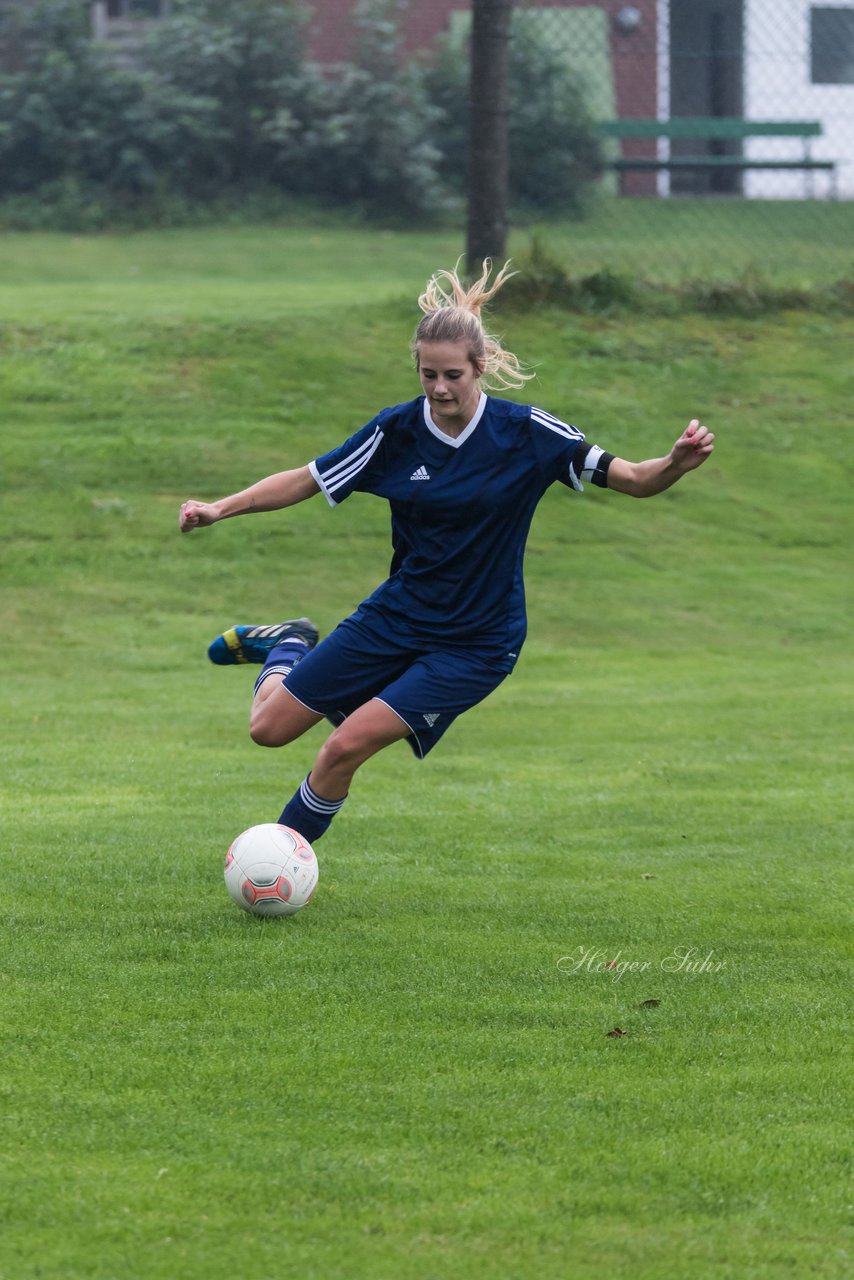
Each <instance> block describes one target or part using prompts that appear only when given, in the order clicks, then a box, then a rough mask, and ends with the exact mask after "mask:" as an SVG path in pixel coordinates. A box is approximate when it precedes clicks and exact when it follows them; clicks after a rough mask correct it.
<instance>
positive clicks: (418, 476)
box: [409, 467, 430, 480]
mask: <svg viewBox="0 0 854 1280" xmlns="http://www.w3.org/2000/svg"><path fill="white" fill-rule="evenodd" d="M409 479H410V480H429V479H430V472H429V471H428V470H427V468H426V467H419V468H418V470H417V471H413V473H412V475H411V476H410V477H409Z"/></svg>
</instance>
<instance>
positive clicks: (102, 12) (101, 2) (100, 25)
mask: <svg viewBox="0 0 854 1280" xmlns="http://www.w3.org/2000/svg"><path fill="white" fill-rule="evenodd" d="M89 13H90V22H91V28H92V39H93V40H106V38H107V5H106V0H95V3H94V4H91V5H90V6H89Z"/></svg>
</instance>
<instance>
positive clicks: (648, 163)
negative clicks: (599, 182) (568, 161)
mask: <svg viewBox="0 0 854 1280" xmlns="http://www.w3.org/2000/svg"><path fill="white" fill-rule="evenodd" d="M609 164H610V167H611V168H612V169H624V170H625V169H717V168H725V169H824V170H827V171H829V170H831V169H835V168H836V161H835V160H751V159H749V158H748V157H747V156H672V157H671V158H670V159H669V160H656V159H653V158H652V157H651V156H636V157H632V158H630V159H627V160H611V161H610V162H609Z"/></svg>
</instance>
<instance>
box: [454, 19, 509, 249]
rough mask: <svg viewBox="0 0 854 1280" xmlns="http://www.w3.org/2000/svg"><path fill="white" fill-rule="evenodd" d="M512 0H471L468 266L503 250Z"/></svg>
mask: <svg viewBox="0 0 854 1280" xmlns="http://www.w3.org/2000/svg"><path fill="white" fill-rule="evenodd" d="M512 12H513V0H472V33H471V80H470V86H471V116H470V121H471V122H470V126H469V130H470V131H469V166H468V235H467V241H466V256H467V259H468V269H469V271H475V270H477V271H479V270H480V264H481V262H482V261H483V259H484V258H501V257H503V256H504V250H505V244H506V241H507V165H508V147H507V56H508V43H509V39H510V18H511V15H512Z"/></svg>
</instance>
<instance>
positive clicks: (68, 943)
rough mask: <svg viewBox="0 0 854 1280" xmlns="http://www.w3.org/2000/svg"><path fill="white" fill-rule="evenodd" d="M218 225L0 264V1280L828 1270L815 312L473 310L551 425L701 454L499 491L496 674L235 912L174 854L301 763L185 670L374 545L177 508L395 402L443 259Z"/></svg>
mask: <svg viewBox="0 0 854 1280" xmlns="http://www.w3.org/2000/svg"><path fill="white" fill-rule="evenodd" d="M230 234H231V233H229V237H230ZM238 240H239V243H238V244H232V245H231V253H232V254H233V255H235V256H234V257H233V258H232V259H231V260H230V262H229V258H228V254H229V239H228V238H225V237H224V236H223V235H221V234H218V233H213V232H212V233H205V234H203V235H200V236H198V237H197V238H196V240H195V242H194V248H193V251H192V253H190V252H189V250H188V249H186V243H187V242H186V241H183V244H184V246H185V249H186V253H185V252H184V251H182V252H177V246H178V245H179V244H180V243H182V242H181V237H178V236H175V235H164V236H163V237H155V236H146V237H127V238H124V239H116V240H109V239H108V240H104V241H98V242H84V241H72V240H69V241H67V242H60V241H58V240H56V241H50V243H49V248H50V252H51V254H52V255H53V257H52V264H53V265H48V266H46V267H45V269H44V271H43V272H42V273H39V271H38V270H36V269H35V268H34V267H33V264H32V262H30V261H28V260H27V255H28V254H29V253H31V252H32V251H33V250H35V249H38V248H39V246H41V247H42V248H43V247H44V246H45V245H46V244H47V243H48V242H47V241H46V240H45V239H43V238H34V239H33V240H32V241H28V240H27V239H26V238H25V237H23V238H16V239H14V240H13V241H12V242H7V243H6V245H5V246H4V248H3V251H2V255H0V257H2V261H3V263H4V264H5V266H4V274H5V276H6V281H7V288H6V289H5V291H4V293H3V295H2V298H0V344H2V346H0V353H2V373H0V378H2V394H3V401H4V406H5V419H6V421H5V425H4V432H3V446H2V449H3V466H2V483H3V507H2V525H3V530H2V531H3V537H4V546H5V553H4V557H3V566H2V573H3V594H2V621H3V631H4V634H5V636H6V638H7V644H6V646H5V653H4V675H5V679H4V682H3V724H4V729H5V732H4V734H3V738H2V743H0V760H2V800H3V829H4V841H3V852H2V857H3V862H4V875H3V878H2V882H0V883H2V912H3V934H4V946H3V960H2V977H3V981H2V988H0V990H2V995H0V1002H2V1019H0V1035H2V1041H3V1062H4V1070H3V1072H2V1080H0V1091H2V1106H0V1130H2V1143H0V1149H2V1153H3V1155H2V1166H0V1168H2V1174H0V1178H2V1185H3V1195H2V1197H0V1206H1V1207H0V1227H1V1228H2V1229H0V1276H2V1277H3V1280H7V1278H8V1280H29V1278H30V1277H33V1278H35V1277H63V1280H65V1278H67V1277H73V1278H74V1280H77V1278H78V1277H80V1278H83V1277H97V1278H99V1280H112V1277H118V1276H130V1277H139V1278H140V1280H156V1278H160V1277H163V1278H164V1280H165V1278H166V1277H170V1278H171V1277H175V1276H181V1277H182V1280H185V1278H190V1280H194V1278H195V1277H199V1278H201V1277H205V1278H206V1280H210V1278H211V1277H216V1278H219V1277H223V1278H225V1277H228V1276H232V1275H239V1276H241V1277H248V1278H250V1280H254V1278H256V1277H257V1278H258V1280H261V1278H262V1277H270V1276H277V1277H291V1276H294V1277H296V1276H300V1277H306V1276H308V1277H317V1278H318V1280H337V1278H338V1277H340V1278H341V1280H345V1278H346V1280H354V1278H361V1277H365V1278H366V1280H376V1278H377V1277H383V1278H384V1277H389V1278H390V1280H391V1278H392V1277H393V1278H395V1280H398V1278H400V1280H408V1278H409V1277H411V1278H412V1280H426V1278H431V1280H432V1277H442V1278H443V1280H445V1278H448V1280H457V1278H459V1280H463V1278H466V1280H468V1278H470V1277H472V1276H477V1277H480V1276H483V1277H493V1276H494V1277H499V1276H500V1277H506V1276H512V1277H520V1278H525V1280H527V1277H533V1276H536V1277H537V1278H538V1280H548V1278H551V1277H555V1280H557V1278H558V1277H561V1278H562V1277H566V1276H573V1277H580V1278H581V1280H584V1278H585V1277H599V1276H602V1275H609V1276H613V1277H617V1278H619V1280H622V1278H625V1280H646V1278H649V1280H653V1278H654V1280H671V1278H672V1280H683V1278H684V1277H685V1276H686V1275H688V1274H690V1275H692V1276H695V1277H701V1278H703V1277H710V1278H711V1277H714V1278H715V1280H717V1278H718V1277H733V1278H735V1277H738V1278H739V1280H741V1278H742V1277H757V1278H760V1280H765V1278H768V1280H770V1278H772V1277H773V1278H774V1280H777V1278H778V1277H784V1276H792V1277H798V1278H800V1277H807V1276H816V1277H837V1276H838V1277H842V1276H844V1275H847V1274H850V1254H849V1252H848V1251H849V1250H850V1234H849V1233H848V1231H847V1229H846V1214H848V1213H849V1210H850V1192H849V1183H848V1181H847V1173H846V1156H847V1143H846V1141H845V1138H844V1126H843V1125H842V1124H841V1117H842V1116H843V1115H844V1114H845V1113H846V1111H850V1095H848V1093H847V1089H848V1081H847V1079H846V1076H845V1074H844V1071H843V1064H844V1055H843V1042H842V1038H841V1037H842V1032H843V1027H844V1022H845V1015H846V1008H847V1001H848V997H849V974H850V968H849V965H850V949H849V946H848V942H849V938H850V933H849V926H850V917H849V915H848V907H847V904H848V903H850V900H851V875H850V868H849V849H850V841H851V831H850V824H849V823H848V822H847V819H848V817H849V816H850V814H849V812H848V809H847V801H848V794H849V791H850V764H851V762H850V753H849V752H848V751H847V750H846V745H845V744H846V739H845V736H844V729H843V722H844V718H845V716H846V711H847V707H846V703H847V700H848V698H849V694H850V669H849V645H850V642H849V613H848V603H849V602H848V600H847V598H846V587H845V585H844V584H845V582H846V578H845V568H846V559H847V551H848V546H849V545H850V529H849V527H848V522H849V516H848V492H847V487H846V482H845V479H844V467H845V464H846V462H848V461H850V453H851V445H850V431H849V425H848V416H849V404H850V386H847V385H846V382H845V378H844V370H845V368H846V361H847V360H848V357H849V353H850V344H851V336H852V334H851V329H852V326H851V325H850V324H848V325H847V326H846V325H844V324H840V323H832V322H830V321H828V320H825V319H823V318H820V317H811V316H807V317H804V316H799V317H794V316H785V315H784V316H780V317H777V318H774V319H773V320H770V321H764V322H762V323H759V322H748V321H727V322H725V323H724V322H720V321H717V322H716V321H713V320H709V319H700V318H692V317H684V316H683V317H680V318H678V319H658V320H655V321H650V320H648V319H644V318H643V317H635V318H624V319H622V320H596V321H594V320H590V319H581V318H578V317H575V316H571V315H566V314H560V313H556V312H549V313H540V314H538V315H536V316H531V317H528V318H524V319H523V318H520V317H518V316H514V317H513V319H512V321H511V320H507V322H506V325H505V332H506V337H507V339H508V342H509V345H510V346H511V347H512V348H513V349H515V350H516V351H518V353H519V354H520V355H521V356H522V357H524V358H526V359H528V360H530V361H532V362H533V361H536V362H537V364H538V368H539V375H540V376H539V383H538V384H535V386H534V390H533V393H532V398H533V399H535V400H536V401H538V402H539V403H541V404H543V405H544V406H546V407H547V408H549V409H551V410H552V411H554V412H556V413H559V414H562V415H564V416H566V417H567V418H570V419H571V420H573V421H575V422H577V423H578V424H579V425H580V426H582V427H583V428H584V429H585V430H586V431H588V433H589V435H590V436H591V438H592V439H594V440H598V441H600V442H601V443H602V444H603V445H604V446H606V447H608V448H611V449H612V450H614V451H616V452H619V453H622V454H624V455H627V456H629V457H642V456H648V455H650V454H656V453H659V452H661V451H663V450H664V449H665V448H666V447H667V446H668V444H669V443H670V441H671V439H672V438H673V436H674V433H675V432H676V431H677V430H678V429H680V428H681V426H682V425H683V424H684V422H685V421H686V420H687V419H688V418H689V417H690V416H692V415H693V414H699V415H701V416H703V417H704V419H705V420H707V421H708V422H709V423H710V424H712V425H713V426H714V428H715V429H716V430H717V432H718V438H719V449H718V451H717V452H716V454H715V455H714V457H713V459H712V460H711V461H710V462H709V464H708V465H707V466H706V467H705V468H704V469H703V470H702V471H701V472H700V473H698V474H697V475H696V476H693V477H690V478H689V479H687V480H686V481H685V482H684V483H683V484H682V485H680V486H679V487H677V488H676V489H675V490H673V491H671V492H670V493H668V494H666V495H663V496H662V497H661V498H659V499H656V500H654V501H651V502H644V503H638V502H632V501H630V500H629V499H626V498H621V497H619V496H618V495H614V494H607V493H606V494H603V493H600V492H599V491H592V492H591V491H588V493H587V494H585V495H584V496H583V497H581V498H579V497H578V496H577V495H573V494H570V493H569V492H568V491H561V492H558V491H557V490H555V491H554V492H550V493H549V494H548V495H547V496H546V498H545V500H544V502H543V503H542V506H541V508H540V511H539V513H538V516H537V520H536V522H535V527H534V530H533V533H532V537H531V541H530V546H529V553H528V560H527V580H528V588H529V612H530V620H531V637H530V639H529V642H528V645H527V647H526V650H525V653H524V655H523V658H522V660H521V662H520V665H519V668H518V669H517V672H516V673H515V674H514V676H513V678H512V679H511V680H510V681H508V682H507V683H506V684H505V685H504V686H502V688H501V689H500V690H499V691H498V693H497V694H496V695H495V696H494V697H493V698H492V699H490V700H489V701H488V702H487V703H486V704H484V705H483V706H482V707H480V708H478V709H477V710H476V711H474V712H472V713H471V714H470V715H469V716H467V717H466V718H464V719H463V720H462V721H461V722H460V723H459V724H458V725H456V726H455V727H454V729H453V730H452V731H451V732H450V733H449V734H448V736H447V738H446V739H445V740H444V742H443V745H442V748H441V750H439V751H437V753H436V754H435V756H434V757H432V758H431V759H430V760H429V761H428V762H426V763H425V764H424V765H417V764H416V763H415V762H414V761H413V760H411V759H410V758H409V755H408V752H407V751H406V749H405V748H404V747H401V748H400V749H399V750H395V751H389V752H387V753H385V754H384V755H382V756H380V757H379V758H378V759H377V760H376V761H374V762H372V763H371V765H370V766H368V767H367V768H366V769H365V770H364V771H363V773H362V774H361V775H360V776H359V778H358V780H357V784H356V787H355V788H354V794H353V797H352V799H351V801H350V802H349V804H348V806H347V808H346V809H345V811H344V812H343V813H342V815H341V816H340V818H339V819H338V820H337V822H336V824H335V826H334V827H333V829H332V831H331V832H330V834H329V835H328V836H327V837H326V839H325V840H324V841H323V843H322V844H321V845H320V847H319V854H320V862H321V883H320V889H319V891H318V895H317V897H316V899H315V902H314V903H313V904H312V905H311V907H310V908H309V909H308V910H306V911H305V912H303V913H302V914H301V915H299V916H298V917H296V918H294V919H293V920H291V921H286V922H261V921H256V920H254V919H251V918H250V917H248V916H245V915H243V914H242V913H240V912H238V911H236V910H235V909H234V908H233V906H232V905H231V904H230V902H229V901H228V899H227V897H226V895H225V891H224V888H223V886H222V882H221V871H220V868H221V859H222V856H223V853H224V851H225V848H226V847H227V845H228V843H229V841H230V839H231V838H232V837H233V835H234V834H235V833H236V832H237V831H239V830H240V829H242V828H243V827H244V826H246V825H249V824H250V823H252V822H255V821H263V820H267V819H269V818H270V817H272V816H274V815H275V814H277V813H278V812H279V808H280V805H281V802H282V801H283V800H284V799H286V798H287V796H289V795H290V793H291V791H292V789H293V787H294V785H295V782H296V781H297V780H298V779H299V778H300V777H301V776H302V775H303V773H304V772H305V770H306V769H307V768H308V767H309V765H310V763H311V760H312V757H313V754H314V752H315V750H316V748H317V746H318V744H319V742H320V741H321V740H322V733H321V731H320V730H317V731H315V733H314V734H313V735H310V736H309V738H307V739H305V740H303V741H302V742H300V743H299V744H295V745H294V746H293V747H292V748H290V749H289V750H288V751H287V752H281V753H279V752H263V751H260V750H259V749H258V748H256V747H253V746H252V744H251V743H250V742H249V740H248V737H247V735H246V732H245V717H246V710H247V704H248V697H249V683H250V680H249V677H248V676H247V673H246V672H243V671H237V670H236V671H222V670H216V669H214V668H212V667H210V666H209V665H208V664H207V663H206V661H205V658H204V649H205V645H206V643H207V642H208V640H209V639H210V637H211V636H212V635H213V634H215V633H216V631H218V630H219V629H220V628H221V626H223V625H225V624H227V623H230V622H233V621H236V620H239V619H246V620H250V621H256V620H257V621H266V620H273V619H276V618H278V617H279V616H282V615H283V616H287V615H288V614H290V613H292V612H302V611H304V610H305V611H310V612H311V614H312V615H313V616H315V617H316V619H317V621H318V622H319V623H320V624H321V626H322V627H323V628H324V629H326V628H328V627H330V626H331V625H333V624H334V622H335V621H337V619H338V618H339V617H340V616H342V615H343V614H344V613H345V612H346V611H347V610H348V609H349V608H350V607H351V606H352V605H353V604H354V603H355V602H357V601H358V600H359V599H360V598H361V597H362V595H363V594H364V593H365V592H366V591H368V590H369V589H370V588H371V587H372V585H373V584H374V583H375V582H376V581H377V580H378V579H379V577H380V576H381V575H382V574H383V573H384V571H385V568H386V565H387V561H388V554H389V550H388V531H387V515H386V512H385V511H384V509H383V507H382V504H381V503H379V502H376V501H374V500H371V499H368V498H358V497H357V498H354V499H353V500H352V501H351V502H350V503H348V504H347V505H346V507H344V508H343V509H342V510H341V511H336V512H334V513H332V512H329V511H328V509H327V508H326V507H325V504H323V503H322V501H321V500H320V499H318V500H315V501H313V502H311V503H309V504H306V505H305V506H303V507H301V508H300V509H299V511H298V512H291V513H283V514H282V515H279V516H268V517H264V518H261V519H258V520H254V519H253V520H243V521H233V522H228V523H227V524H224V525H221V526H218V527H217V528H215V529H212V530H209V531H206V532H203V533H201V534H198V535H193V536H192V537H190V538H180V537H179V535H178V534H177V528H176V512H177V506H178V502H179V500H180V499H181V498H183V497H186V496H216V495H218V494H220V493H221V492H223V491H227V490H232V489H235V488H237V487H239V486H242V485H243V484H244V483H247V482H248V481H250V480H252V479H254V478H256V477H257V476H258V475H260V474H263V473H265V472H267V471H269V470H272V469H276V468H278V467H281V466H287V465H291V464H298V463H302V462H303V461H305V460H307V459H308V458H310V457H312V456H314V455H315V454H316V453H318V452H320V451H321V450H322V449H323V448H325V447H328V446H330V445H331V444H333V443H335V442H337V441H338V440H340V439H341V438H342V437H343V435H344V434H345V433H346V432H348V431H349V430H350V429H352V428H353V427H354V426H356V425H359V424H361V422H363V421H364V420H366V419H367V418H368V417H369V416H370V414H371V412H373V410H374V409H376V408H377V407H379V405H381V404H384V403H394V402H395V401H397V400H400V399H403V398H408V397H409V396H410V395H412V394H414V391H415V389H416V387H415V384H414V380H413V375H412V371H411V368H410V366H409V362H408V356H407V350H406V345H407V340H408V337H409V334H410V331H411V328H412V327H413V325H414V321H415V318H416V316H415V311H414V309H413V307H412V305H411V302H404V301H399V300H398V299H400V298H402V297H404V296H405V294H409V295H411V294H412V290H413V288H417V287H418V285H420V284H421V283H423V279H424V278H426V275H427V274H428V273H429V271H430V270H431V269H432V268H433V267H434V266H435V265H437V264H438V262H441V261H450V260H451V258H452V256H453V254H452V253H450V252H446V251H445V250H446V249H447V248H448V246H445V245H444V244H443V243H442V242H440V241H438V240H430V239H428V240H419V239H417V238H414V237H413V238H407V237H402V236H399V237H394V238H384V239H383V238H376V237H371V236H367V237H360V236H358V235H356V234H355V233H351V235H350V237H349V240H348V243H347V246H346V251H345V245H344V243H343V242H342V241H339V240H338V238H337V233H330V234H329V236H326V235H325V233H321V232H318V233H317V234H315V235H308V234H306V235H305V236H304V237H303V240H302V242H301V244H300V242H298V241H297V240H296V238H295V237H294V235H293V234H292V233H289V235H288V238H286V239H285V240H284V241H283V242H282V245H281V257H277V256H276V255H275V254H273V253H271V246H272V245H273V244H274V242H275V233H274V232H269V231H263V232H261V231H259V233H258V242H257V245H256V247H255V249H254V250H253V247H252V244H251V243H250V242H249V240H248V239H245V238H244V239H242V240H240V237H238ZM60 245H63V246H64V248H63V255H64V259H63V260H64V261H65V264H66V265H65V268H64V269H62V268H61V261H60V254H59V247H60ZM95 249H97V254H96V253H95V252H94V250H95ZM440 251H441V253H440ZM437 254H439V257H438V261H437ZM3 255H5V256H3ZM141 263H143V264H147V265H145V269H144V270H139V269H138V268H139V267H140V264H141ZM158 264H159V265H158ZM134 268H137V270H134ZM55 270H56V271H57V273H58V275H59V276H60V277H62V278H60V279H59V280H54V271H55ZM149 273H150V276H149ZM500 319H501V318H500V316H499V323H500ZM614 960H616V967H615V968H611V969H609V968H607V967H606V966H607V964H608V963H609V962H611V961H614ZM650 1000H655V1001H658V1002H659V1003H658V1004H657V1005H654V1006H653V1005H648V1004H646V1002H647V1001H650ZM616 1026H619V1027H620V1028H623V1029H625V1030H626V1031H627V1032H628V1034H627V1035H625V1036H622V1037H609V1036H608V1035H607V1034H606V1033H607V1032H609V1031H611V1030H612V1029H613V1028H614V1027H616Z"/></svg>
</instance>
